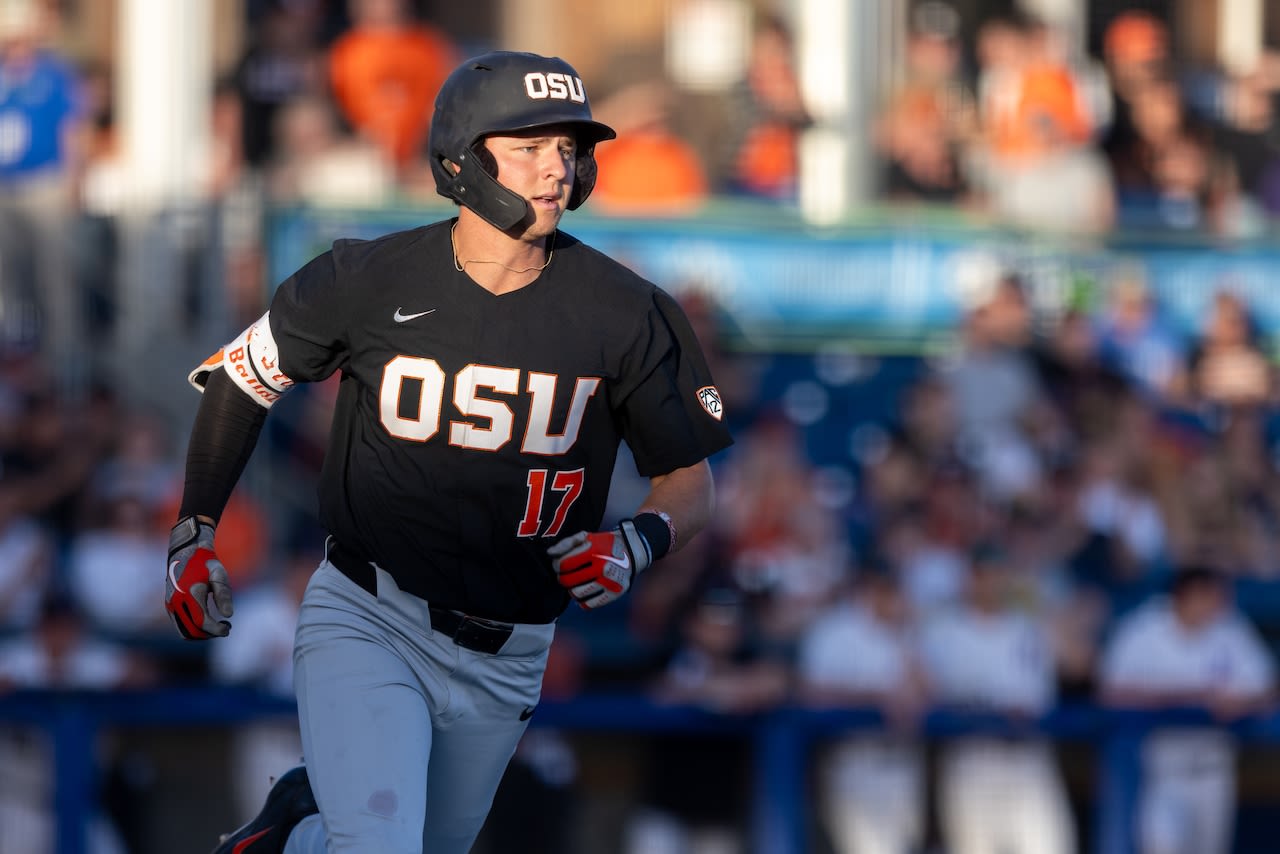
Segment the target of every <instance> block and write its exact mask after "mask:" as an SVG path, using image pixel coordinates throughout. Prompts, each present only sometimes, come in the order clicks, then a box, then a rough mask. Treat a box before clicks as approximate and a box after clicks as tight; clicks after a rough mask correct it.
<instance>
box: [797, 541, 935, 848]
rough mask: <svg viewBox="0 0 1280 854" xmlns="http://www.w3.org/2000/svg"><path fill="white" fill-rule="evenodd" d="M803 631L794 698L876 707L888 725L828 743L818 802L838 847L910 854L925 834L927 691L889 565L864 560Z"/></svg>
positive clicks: (820, 704)
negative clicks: (847, 588) (922, 729)
mask: <svg viewBox="0 0 1280 854" xmlns="http://www.w3.org/2000/svg"><path fill="white" fill-rule="evenodd" d="M854 588H855V589H854V592H853V595H848V596H841V597H840V598H838V599H836V600H834V601H833V602H832V604H831V607H830V608H829V610H828V611H827V612H826V613H824V614H823V615H821V616H820V617H818V619H817V620H815V621H814V623H813V624H812V625H811V626H810V627H809V629H808V630H807V631H806V632H805V634H804V636H803V638H802V639H801V643H800V650H799V655H798V657H797V663H796V679H797V682H798V688H797V691H798V700H799V702H801V703H802V704H805V705H808V706H813V707H818V708H823V707H826V708H832V707H834V708H840V707H851V708H863V707H873V708H876V709H878V710H879V711H880V712H881V714H882V716H883V718H884V721H885V723H886V725H887V732H881V731H879V730H874V731H871V732H867V733H861V732H859V733H854V734H852V735H849V736H845V737H842V738H840V739H838V740H837V741H836V742H835V743H834V744H831V745H826V746H824V747H823V748H822V749H821V751H820V752H819V754H818V755H821V757H822V759H821V766H820V768H819V770H818V774H819V777H818V780H819V783H818V792H819V799H820V803H819V809H820V812H821V815H822V816H823V821H824V824H825V826H826V829H827V832H828V834H829V835H830V837H831V839H832V843H833V847H834V849H835V852H836V854H911V852H914V851H916V850H918V848H919V846H920V844H921V843H922V842H923V841H924V830H925V803H926V789H925V769H924V756H923V750H922V746H921V743H920V741H919V732H918V730H917V727H918V725H919V723H920V720H919V719H920V717H921V715H922V714H923V712H924V708H925V704H926V702H927V699H928V698H927V696H926V693H925V679H924V671H923V669H922V665H921V663H920V661H919V659H918V650H917V648H916V641H917V638H916V632H915V629H914V626H913V623H912V618H911V614H910V611H909V609H908V606H907V603H906V600H905V599H904V597H903V596H902V591H901V590H900V589H899V586H898V581H897V579H896V578H895V577H894V576H893V574H892V573H890V572H887V571H885V570H884V569H882V568H878V567H867V568H865V569H864V570H863V571H862V572H861V573H860V574H859V576H858V577H857V578H856V579H855V582H854Z"/></svg>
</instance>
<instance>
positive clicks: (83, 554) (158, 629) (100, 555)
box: [67, 495, 172, 638]
mask: <svg viewBox="0 0 1280 854" xmlns="http://www.w3.org/2000/svg"><path fill="white" fill-rule="evenodd" d="M157 518H158V517H157V516H156V513H155V511H154V509H151V508H148V507H147V505H146V504H145V503H144V502H143V501H142V500H141V499H139V498H138V497H137V496H133V495H121V496H119V497H117V498H116V499H115V500H114V501H113V502H111V503H110V504H109V505H108V506H107V508H106V515H105V517H104V518H103V519H102V520H101V522H100V523H99V524H97V525H93V526H90V527H87V528H85V529H84V530H82V531H80V532H79V533H77V534H76V535H75V536H74V537H73V538H72V540H71V542H70V544H69V546H68V555H67V578H68V585H67V586H68V589H69V590H70V591H71V595H72V596H73V597H74V598H75V601H76V603H77V605H78V606H79V608H80V609H81V610H82V611H83V612H84V614H85V616H86V617H87V618H88V619H89V621H90V622H91V623H92V624H93V626H94V627H95V628H96V629H97V630H99V631H103V632H107V633H108V634H110V635H112V636H116V637H120V638H145V637H148V636H151V637H157V636H161V635H163V636H165V637H168V636H169V633H170V632H172V625H171V624H170V622H169V619H168V616H167V615H166V614H165V613H164V609H163V608H157V607H156V602H163V601H164V581H165V579H164V574H163V573H162V572H160V571H158V570H157V567H161V566H164V565H165V555H166V554H167V553H168V550H169V540H168V537H167V536H166V534H165V531H164V529H163V527H162V526H160V525H158V524H157Z"/></svg>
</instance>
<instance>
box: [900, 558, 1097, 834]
mask: <svg viewBox="0 0 1280 854" xmlns="http://www.w3.org/2000/svg"><path fill="white" fill-rule="evenodd" d="M972 557H973V559H972V561H971V564H970V568H969V576H968V584H967V589H966V596H965V600H964V603H963V604H962V605H961V606H959V607H957V608H956V609H954V610H953V611H951V612H950V613H948V614H944V615H938V616H936V617H934V618H933V619H932V620H931V621H930V622H929V623H927V624H926V625H925V627H924V634H923V641H922V643H923V650H924V659H925V664H926V668H927V670H928V674H929V678H930V684H931V688H932V691H933V695H934V696H935V697H936V700H937V702H938V703H939V704H940V705H941V706H942V707H944V708H952V709H955V710H957V711H967V712H971V713H976V714H978V715H980V716H982V717H984V718H990V719H992V720H993V726H994V729H993V730H991V731H988V732H982V731H978V732H975V733H973V734H969V735H964V736H958V737H956V738H953V739H951V740H949V741H948V742H947V743H946V744H944V745H943V746H942V749H941V754H940V757H939V766H938V772H937V786H938V792H937V796H938V807H939V813H940V818H941V822H942V833H943V836H944V841H945V844H946V846H947V851H948V852H950V854H987V852H991V851H1002V852H1006V854H1069V852H1073V851H1075V850H1076V848H1075V845H1076V829H1075V823H1074V818H1073V816H1072V813H1071V808H1070V804H1069V802H1068V800H1067V794H1066V790H1065V786H1064V784H1063V781H1062V776H1061V772H1060V771H1059V769H1058V767H1057V760H1056V757H1055V755H1054V752H1053V746H1052V744H1051V743H1050V742H1049V741H1048V740H1047V738H1046V737H1044V736H1042V735H1040V734H1039V732H1038V730H1037V727H1036V723H1037V721H1038V720H1039V719H1040V718H1041V717H1042V716H1043V715H1045V714H1046V713H1048V712H1049V711H1050V710H1052V708H1053V707H1054V704H1055V702H1056V683H1057V672H1056V667H1055V661H1054V655H1053V651H1052V643H1051V640H1050V631H1049V629H1048V627H1047V626H1046V625H1045V622H1044V620H1043V617H1042V615H1040V614H1036V613H1034V612H1024V611H1022V610H1020V609H1019V608H1018V607H1017V606H1016V605H1015V604H1014V603H1013V602H1012V601H1011V599H1010V580H1011V575H1010V566H1009V564H1008V562H1007V560H1006V558H1005V556H1004V555H1003V554H1001V552H1000V550H999V549H998V548H996V547H990V546H987V547H983V548H981V549H977V550H975V552H974V554H973V556H972Z"/></svg>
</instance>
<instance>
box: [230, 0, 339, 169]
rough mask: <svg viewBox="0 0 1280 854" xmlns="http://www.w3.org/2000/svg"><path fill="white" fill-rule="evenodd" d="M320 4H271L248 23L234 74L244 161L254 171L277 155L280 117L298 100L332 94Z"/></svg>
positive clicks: (276, 0) (313, 0) (298, 0)
mask: <svg viewBox="0 0 1280 854" xmlns="http://www.w3.org/2000/svg"><path fill="white" fill-rule="evenodd" d="M320 6H321V3H320V2H318V0H267V2H265V3H259V4H258V9H259V13H258V14H257V15H256V16H255V17H254V18H253V19H252V20H251V21H250V22H249V24H250V25H249V26H248V27H247V28H246V30H245V32H246V34H247V35H248V37H249V40H248V42H247V44H246V45H245V51H244V53H243V54H242V55H241V57H240V59H239V61H238V62H237V63H236V67H235V70H234V72H233V79H234V87H235V91H236V93H237V95H238V98H239V101H240V112H241V123H240V127H241V129H242V137H241V141H240V145H241V149H242V151H243V155H244V159H245V162H246V163H247V164H248V165H249V166H250V167H251V168H254V169H259V168H262V167H264V166H266V165H267V164H268V163H270V162H271V161H272V160H274V159H275V158H276V156H277V151H276V148H277V145H278V140H277V139H276V137H275V134H274V129H275V128H276V126H277V124H278V120H277V113H278V112H279V111H280V109H281V108H282V107H284V106H285V105H286V104H288V103H289V102H290V101H292V100H294V99H295V98H299V97H302V96H305V95H311V96H322V95H324V94H325V93H327V91H328V88H327V81H326V75H325V71H326V69H325V64H326V57H325V53H324V51H323V49H322V47H321V44H320V32H319V26H320Z"/></svg>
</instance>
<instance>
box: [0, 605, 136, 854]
mask: <svg viewBox="0 0 1280 854" xmlns="http://www.w3.org/2000/svg"><path fill="white" fill-rule="evenodd" d="M153 679H154V669H153V668H152V667H151V665H150V664H149V663H148V662H147V661H146V660H144V659H142V658H139V657H138V656H136V655H134V654H130V653H127V652H125V651H124V650H122V649H119V648H117V647H115V646H112V645H110V644H106V643H104V642H102V641H100V640H97V639H95V638H94V637H93V636H92V634H91V633H90V632H89V630H88V626H87V624H86V623H85V621H84V618H83V616H82V614H81V613H80V612H79V611H78V609H77V608H76V606H75V604H74V602H73V601H72V600H71V599H70V598H68V597H66V596H64V595H61V594H54V595H50V596H48V597H46V598H45V599H44V601H43V603H42V605H41V609H40V619H39V622H38V624H37V625H36V627H35V629H34V630H33V631H32V632H31V633H30V634H29V635H25V636H21V637H17V638H13V639H12V640H8V641H5V642H3V643H0V694H3V693H4V692H6V691H10V690H15V689H54V690H60V689H80V690H85V689H87V690H93V691H106V690H121V689H125V688H130V687H138V686H143V685H147V684H150V683H151V682H152V681H153ZM106 759H107V758H106V757H105V756H101V757H98V760H97V761H98V762H99V764H100V765H105V764H106ZM53 789H54V777H53V750H52V745H50V744H49V743H48V741H47V739H46V737H45V733H44V732H43V731H41V730H37V729H27V728H18V727H12V728H10V727H6V728H3V729H0V851H14V852H17V851H21V852H23V854H53V852H54V851H55V850H57V849H56V847H55V844H54V836H55V824H56V822H55V814H54V812H53V806H52V805H53V796H54V792H53ZM86 837H87V839H86V841H87V847H86V850H87V851H88V852H89V854H124V851H125V848H124V844H123V842H122V841H121V839H120V838H119V834H118V832H117V830H116V828H115V827H113V825H112V823H111V822H110V821H109V820H108V819H107V818H106V817H105V816H104V815H102V814H100V813H98V814H91V815H90V819H89V824H88V826H87V828H86Z"/></svg>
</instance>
